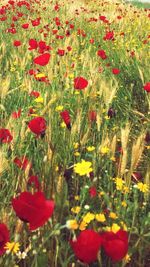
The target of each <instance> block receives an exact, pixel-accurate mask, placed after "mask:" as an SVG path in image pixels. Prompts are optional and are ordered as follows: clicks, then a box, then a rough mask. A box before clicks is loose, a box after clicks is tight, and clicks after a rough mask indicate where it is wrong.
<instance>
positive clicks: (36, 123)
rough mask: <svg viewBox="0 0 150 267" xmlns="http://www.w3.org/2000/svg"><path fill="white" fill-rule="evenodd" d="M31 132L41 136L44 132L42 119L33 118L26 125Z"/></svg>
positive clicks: (44, 121) (43, 120)
mask: <svg viewBox="0 0 150 267" xmlns="http://www.w3.org/2000/svg"><path fill="white" fill-rule="evenodd" d="M28 127H29V129H30V130H31V132H33V133H35V134H37V135H41V134H43V133H45V131H46V120H45V119H44V118H43V117H35V118H33V119H32V120H31V121H29V123H28Z"/></svg>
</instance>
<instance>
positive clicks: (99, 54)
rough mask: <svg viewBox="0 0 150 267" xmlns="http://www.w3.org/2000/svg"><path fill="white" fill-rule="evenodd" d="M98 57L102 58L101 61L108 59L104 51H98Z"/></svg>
mask: <svg viewBox="0 0 150 267" xmlns="http://www.w3.org/2000/svg"><path fill="white" fill-rule="evenodd" d="M97 55H98V56H99V57H100V58H101V59H106V58H107V56H106V53H105V51H104V50H98V52H97Z"/></svg>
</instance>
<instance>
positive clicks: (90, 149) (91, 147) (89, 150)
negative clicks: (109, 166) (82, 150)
mask: <svg viewBox="0 0 150 267" xmlns="http://www.w3.org/2000/svg"><path fill="white" fill-rule="evenodd" d="M94 150H95V147H94V146H88V147H87V151H88V152H92V151H94Z"/></svg>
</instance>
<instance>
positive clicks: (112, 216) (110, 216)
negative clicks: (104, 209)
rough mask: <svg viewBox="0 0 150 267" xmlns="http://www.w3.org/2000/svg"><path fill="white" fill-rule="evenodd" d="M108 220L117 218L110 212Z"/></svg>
mask: <svg viewBox="0 0 150 267" xmlns="http://www.w3.org/2000/svg"><path fill="white" fill-rule="evenodd" d="M109 218H111V219H114V220H115V219H117V218H118V216H117V215H116V213H115V212H110V213H109Z"/></svg>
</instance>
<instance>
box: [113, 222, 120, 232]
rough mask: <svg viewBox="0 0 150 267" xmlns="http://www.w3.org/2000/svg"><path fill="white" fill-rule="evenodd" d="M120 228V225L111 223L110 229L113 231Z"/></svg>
mask: <svg viewBox="0 0 150 267" xmlns="http://www.w3.org/2000/svg"><path fill="white" fill-rule="evenodd" d="M119 230H120V226H119V225H118V224H117V223H113V225H112V227H111V231H112V232H113V233H117V232H118V231H119Z"/></svg>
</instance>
